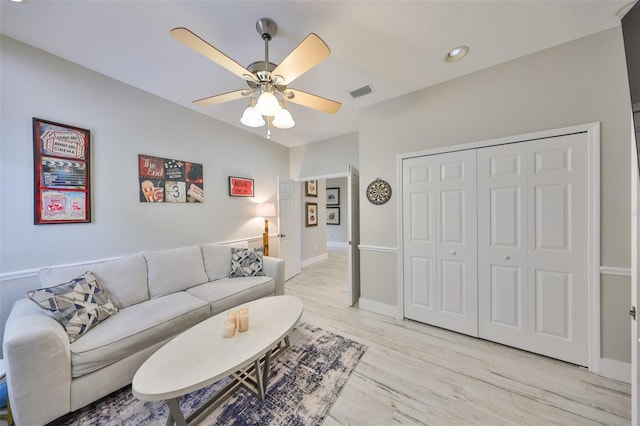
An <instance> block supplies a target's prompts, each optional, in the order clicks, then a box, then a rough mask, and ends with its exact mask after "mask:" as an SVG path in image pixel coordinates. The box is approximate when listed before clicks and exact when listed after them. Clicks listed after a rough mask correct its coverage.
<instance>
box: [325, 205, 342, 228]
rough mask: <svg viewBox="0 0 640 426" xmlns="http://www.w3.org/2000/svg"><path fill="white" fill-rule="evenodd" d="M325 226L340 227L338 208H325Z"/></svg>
mask: <svg viewBox="0 0 640 426" xmlns="http://www.w3.org/2000/svg"><path fill="white" fill-rule="evenodd" d="M327 225H340V207H327Z"/></svg>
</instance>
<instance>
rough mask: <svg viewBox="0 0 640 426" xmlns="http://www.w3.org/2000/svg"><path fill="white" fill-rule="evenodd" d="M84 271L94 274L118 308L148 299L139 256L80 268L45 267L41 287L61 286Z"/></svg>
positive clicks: (141, 261)
mask: <svg viewBox="0 0 640 426" xmlns="http://www.w3.org/2000/svg"><path fill="white" fill-rule="evenodd" d="M85 271H91V272H92V273H93V275H94V276H95V277H96V279H97V280H98V282H99V283H100V286H102V287H103V288H104V289H106V290H107V291H108V292H109V295H110V296H111V299H112V300H113V301H114V302H115V304H116V306H118V308H125V307H127V306H131V305H135V304H136V303H140V302H142V301H145V300H148V299H149V290H148V288H147V262H146V261H145V259H144V256H143V255H142V253H137V254H133V255H130V256H125V257H121V258H119V259H115V260H107V261H103V262H95V263H90V264H85V265H80V266H66V267H60V268H44V269H42V270H40V274H39V280H40V286H41V287H51V286H54V285H57V284H60V283H63V282H66V281H69V280H71V279H73V278H75V277H77V276H79V275H81V274H83V273H84V272H85Z"/></svg>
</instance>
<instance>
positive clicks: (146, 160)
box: [138, 154, 204, 203]
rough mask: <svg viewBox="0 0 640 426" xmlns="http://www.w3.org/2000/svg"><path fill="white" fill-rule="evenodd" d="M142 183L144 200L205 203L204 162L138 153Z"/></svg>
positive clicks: (141, 189)
mask: <svg viewBox="0 0 640 426" xmlns="http://www.w3.org/2000/svg"><path fill="white" fill-rule="evenodd" d="M138 183H139V186H138V188H139V189H138V192H139V194H140V202H141V203H202V202H204V179H203V168H202V164H200V163H191V162H189V161H182V160H173V159H170V158H162V157H154V156H151V155H144V154H138Z"/></svg>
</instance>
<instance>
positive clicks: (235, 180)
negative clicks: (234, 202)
mask: <svg viewBox="0 0 640 426" xmlns="http://www.w3.org/2000/svg"><path fill="white" fill-rule="evenodd" d="M254 194H255V192H254V188H253V179H248V178H240V177H235V176H229V196H230V197H253V196H254Z"/></svg>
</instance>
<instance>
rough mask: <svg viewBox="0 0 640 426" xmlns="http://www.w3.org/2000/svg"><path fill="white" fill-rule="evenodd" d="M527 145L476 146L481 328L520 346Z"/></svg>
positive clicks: (525, 327)
mask: <svg viewBox="0 0 640 426" xmlns="http://www.w3.org/2000/svg"><path fill="white" fill-rule="evenodd" d="M527 213H528V209H527V146H526V144H524V143H515V144H511V145H500V146H495V147H490V148H483V149H479V150H478V329H479V335H480V337H482V338H484V339H488V340H493V341H498V342H505V343H506V342H508V343H509V344H511V345H512V346H519V347H522V346H523V345H526V341H527V339H528V338H529V335H530V334H531V330H530V329H529V321H528V320H527V319H528V313H527V306H526V303H527V302H526V301H527V298H528V295H527V294H528V292H527V288H528V286H527V283H526V280H527V277H528V276H527V247H528V245H527V229H528V228H527V223H528V222H527V220H528V219H527V218H528V216H527Z"/></svg>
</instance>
